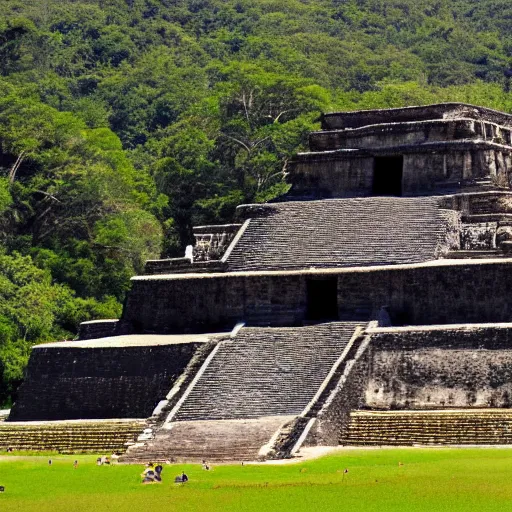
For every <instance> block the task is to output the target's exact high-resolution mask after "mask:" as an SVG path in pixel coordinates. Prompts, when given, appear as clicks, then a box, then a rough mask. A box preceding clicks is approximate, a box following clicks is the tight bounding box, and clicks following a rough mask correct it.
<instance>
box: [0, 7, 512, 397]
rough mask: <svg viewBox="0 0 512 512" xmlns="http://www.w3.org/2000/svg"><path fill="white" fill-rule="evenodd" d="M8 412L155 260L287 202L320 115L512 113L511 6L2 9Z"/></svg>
mask: <svg viewBox="0 0 512 512" xmlns="http://www.w3.org/2000/svg"><path fill="white" fill-rule="evenodd" d="M0 10H1V11H0V12H2V17H1V19H0V237H1V238H2V246H3V248H2V252H1V254H0V280H1V281H2V287H1V290H0V403H1V402H2V401H9V399H10V397H11V395H12V392H13V390H14V388H15V386H16V384H17V383H18V382H19V381H20V379H21V378H22V372H23V366H24V364H25V362H26V359H27V354H28V350H29V347H30V346H31V345H32V344H34V343H38V342H42V341H46V340H50V339H56V338H65V337H72V336H73V335H74V333H76V328H77V325H78V323H79V322H80V321H83V320H86V319H91V318H96V317H105V316H116V315H118V314H119V310H120V303H121V302H122V300H123V298H124V295H125V293H126V290H127V288H128V285H129V281H128V279H129V277H130V275H132V274H133V273H136V272H139V271H140V270H141V268H142V265H143V262H144V260H145V259H147V258H152V257H158V256H160V255H163V256H176V255H180V254H181V253H182V251H183V248H184V246H185V245H187V244H188V243H190V242H191V226H192V225H194V224H197V223H207V222H226V221H229V220H231V217H232V214H233V211H234V207H235V206H236V205H237V204H239V203H242V202H258V201H266V200H270V199H273V198H275V197H277V196H279V195H280V194H283V193H285V192H286V190H287V185H286V183H285V179H284V177H285V174H286V163H287V161H288V159H289V158H290V157H291V155H293V153H295V152H296V151H298V150H301V149H303V148H304V147H305V144H306V140H307V139H306V136H307V133H308V132H309V131H311V130H313V129H315V128H317V127H318V124H317V121H318V116H319V114H320V113H321V112H322V111H328V110H334V109H340V110H341V109H344V110H352V109H358V108H379V107H381V108H384V107H392V106H403V105H411V104H426V103H431V102H436V101H466V102H470V103H477V104H480V105H484V106H489V107H493V108H497V109H501V110H505V111H508V112H510V111H512V95H511V94H510V88H511V77H512V23H511V19H512V5H511V4H510V2H507V1H505V0H450V1H449V0H437V1H432V0H430V1H427V0H315V1H313V0H38V1H37V2H34V1H33V0H0Z"/></svg>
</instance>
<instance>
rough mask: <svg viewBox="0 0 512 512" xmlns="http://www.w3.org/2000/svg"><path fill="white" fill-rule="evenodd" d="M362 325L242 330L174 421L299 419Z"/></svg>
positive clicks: (224, 345)
mask: <svg viewBox="0 0 512 512" xmlns="http://www.w3.org/2000/svg"><path fill="white" fill-rule="evenodd" d="M360 325H361V324H360V323H357V322H333V323H326V324H316V325H311V326H305V327H296V328H244V329H242V330H241V331H240V332H239V333H238V335H237V336H236V337H235V338H234V339H233V340H232V341H228V342H222V343H221V345H220V346H219V349H218V351H217V353H216V354H215V356H214V358H213V359H212V360H211V362H210V364H209V366H208V367H207V368H206V370H205V372H204V373H203V375H202V376H201V378H200V379H199V380H198V382H197V383H196V385H195V387H194V388H193V389H192V390H191V392H190V394H189V395H188V397H187V399H186V400H185V401H184V403H183V404H182V406H181V407H180V409H179V411H178V413H177V415H176V417H175V418H174V419H175V420H176V421H199V420H221V419H237V418H238V419H242V418H259V417H262V416H278V415H289V416H297V415H299V414H300V413H301V412H302V410H303V409H304V408H305V407H306V406H307V405H308V403H309V401H310V400H311V399H312V398H313V397H314V396H315V394H316V392H317V390H318V388H319V387H320V386H321V385H322V383H323V381H324V380H325V378H326V377H327V375H328V374H329V372H330V370H331V368H332V366H333V364H334V363H335V362H336V361H337V359H338V358H339V357H340V355H341V354H342V352H343V350H344V348H345V346H346V344H347V343H348V341H349V340H350V339H351V337H352V335H353V334H354V331H355V329H356V328H357V327H359V326H360Z"/></svg>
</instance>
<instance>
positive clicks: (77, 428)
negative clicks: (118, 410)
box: [0, 420, 145, 453]
mask: <svg viewBox="0 0 512 512" xmlns="http://www.w3.org/2000/svg"><path fill="white" fill-rule="evenodd" d="M144 426H145V422H144V421H143V420H139V421H132V420H130V421H126V422H125V421H112V422H98V423H92V422H83V423H81V422H73V423H66V422H41V423H40V422H37V424H34V425H27V423H21V424H17V423H15V422H3V423H1V424H0V450H6V449H7V448H12V449H13V450H29V451H57V452H62V453H84V452H96V453H98V452H108V451H116V452H121V453H122V452H124V451H125V450H126V445H127V443H130V442H135V441H136V439H137V437H138V436H139V434H140V433H141V432H142V430H143V429H144Z"/></svg>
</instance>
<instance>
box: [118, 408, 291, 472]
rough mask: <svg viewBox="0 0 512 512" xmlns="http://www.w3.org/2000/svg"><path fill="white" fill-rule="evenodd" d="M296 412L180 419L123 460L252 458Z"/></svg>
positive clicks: (223, 459)
mask: <svg viewBox="0 0 512 512" xmlns="http://www.w3.org/2000/svg"><path fill="white" fill-rule="evenodd" d="M292 419H293V416H291V417H290V416H273V417H265V418H258V419H244V420H241V419H238V420H218V421H178V422H173V423H169V424H167V425H166V426H165V427H164V428H162V429H160V430H159V431H158V432H157V437H156V438H155V442H153V443H148V444H147V445H145V446H144V447H141V448H138V449H136V450H133V451H132V450H130V452H128V454H127V455H126V456H125V457H123V459H122V461H123V462H128V463H130V462H140V461H141V460H143V461H146V460H147V461H149V460H154V461H163V460H170V461H171V462H183V461H187V462H201V461H202V460H207V461H212V462H228V461H239V462H242V461H251V460H257V459H258V458H259V451H260V449H261V447H262V446H264V445H265V444H266V443H268V442H269V440H270V439H271V438H272V436H273V435H274V433H275V432H276V431H278V430H279V429H280V428H281V427H282V426H283V424H285V423H287V422H288V421H290V420H292Z"/></svg>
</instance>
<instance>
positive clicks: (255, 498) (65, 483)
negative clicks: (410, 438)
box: [0, 449, 512, 512]
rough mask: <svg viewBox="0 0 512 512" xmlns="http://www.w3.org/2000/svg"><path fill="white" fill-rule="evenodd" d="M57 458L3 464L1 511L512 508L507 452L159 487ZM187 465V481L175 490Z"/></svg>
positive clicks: (86, 461)
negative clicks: (74, 465) (345, 471)
mask: <svg viewBox="0 0 512 512" xmlns="http://www.w3.org/2000/svg"><path fill="white" fill-rule="evenodd" d="M52 459H53V465H52V466H51V467H49V466H48V463H47V460H48V457H40V456H32V457H16V456H7V457H3V458H0V485H3V486H5V493H3V494H0V511H1V512H11V511H26V512H32V511H34V512H47V511H48V512H60V511H65V512H78V511H95V510H101V511H103V510H112V511H126V512H138V511H151V512H155V511H166V512H167V511H174V510H179V511H192V510H193V511H235V510H236V511H245V510H254V511H266V510H271V511H274V510H276V511H286V510H293V511H300V510H318V511H320V512H327V511H331V510H332V511H350V512H355V511H365V512H371V511H379V512H386V511H393V512H397V511H402V510H403V511H428V512H434V511H443V512H445V511H446V512H448V511H449V512H455V511H465V512H467V511H471V512H474V511H491V510H492V511H500V512H506V511H508V510H512V450H508V449H384V450H367V451H364V450H344V451H341V452H338V453H336V454H335V455H331V456H327V457H324V458H321V459H317V460H311V461H308V462H301V463H296V464H287V465H245V466H241V465H236V466H214V468H213V470H212V471H210V472H206V471H203V470H202V469H201V467H200V466H198V465H175V466H165V467H164V472H163V479H164V482H163V483H162V484H153V485H141V484H140V477H139V474H140V473H141V470H142V466H123V465H120V466H113V467H109V466H102V467H97V466H96V465H95V459H96V457H93V456H63V455H54V456H52ZM75 459H78V460H79V467H78V469H76V470H75V469H73V461H74V460H75ZM399 462H400V463H402V464H403V465H399ZM345 468H348V470H349V472H348V473H347V474H345V475H344V473H343V470H344V469H345ZM182 469H184V470H185V471H186V472H187V474H188V475H189V478H190V481H189V482H188V483H187V484H186V485H184V486H179V485H175V484H174V483H173V480H174V476H175V475H177V474H178V473H180V472H181V470H182Z"/></svg>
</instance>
